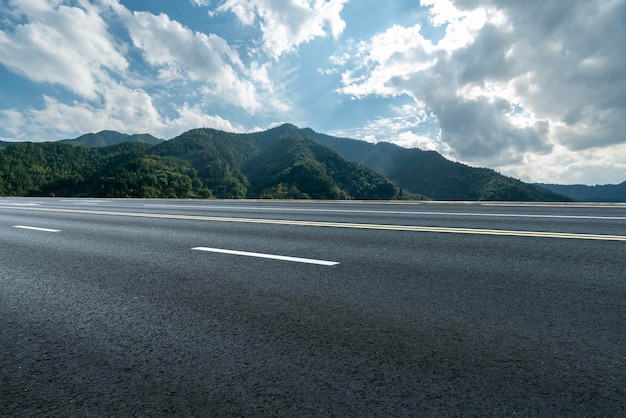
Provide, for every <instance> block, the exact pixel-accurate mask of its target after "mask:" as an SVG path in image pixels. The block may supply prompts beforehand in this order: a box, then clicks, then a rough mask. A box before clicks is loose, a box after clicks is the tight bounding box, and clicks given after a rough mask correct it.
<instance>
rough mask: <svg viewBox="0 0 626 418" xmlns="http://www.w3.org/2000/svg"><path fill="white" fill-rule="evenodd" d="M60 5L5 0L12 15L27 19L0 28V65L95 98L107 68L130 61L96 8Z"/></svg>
mask: <svg viewBox="0 0 626 418" xmlns="http://www.w3.org/2000/svg"><path fill="white" fill-rule="evenodd" d="M58 3H59V2H53V3H49V2H41V1H37V0H28V1H27V0H24V1H21V2H19V4H18V3H16V2H14V1H9V4H8V6H9V7H12V8H13V9H9V10H10V11H12V12H13V13H14V15H13V17H14V18H17V19H24V20H25V23H20V24H17V25H16V26H15V27H14V30H13V31H1V30H0V63H2V64H4V65H5V66H6V67H8V68H10V69H12V70H14V71H15V72H17V73H19V74H22V75H24V76H26V77H28V78H29V79H31V80H33V81H36V82H44V83H55V84H60V85H63V86H64V87H65V88H67V89H69V90H71V91H72V92H74V93H76V94H78V95H80V96H82V97H84V98H87V99H95V98H97V95H98V83H99V82H100V81H101V80H103V79H106V78H107V77H108V74H107V71H114V72H121V71H124V70H126V68H127V67H128V62H127V61H126V59H125V58H124V56H123V55H122V54H120V53H119V52H118V48H116V45H115V42H114V41H113V39H112V37H111V36H110V34H109V32H108V31H107V25H106V23H105V22H104V20H103V19H102V17H101V16H100V14H99V10H98V9H97V8H96V7H95V6H93V5H90V4H88V3H84V4H82V7H71V6H66V5H63V4H58ZM18 6H19V7H18Z"/></svg>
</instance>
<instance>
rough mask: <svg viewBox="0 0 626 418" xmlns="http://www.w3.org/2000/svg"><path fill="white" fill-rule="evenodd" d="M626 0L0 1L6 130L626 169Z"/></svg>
mask: <svg viewBox="0 0 626 418" xmlns="http://www.w3.org/2000/svg"><path fill="white" fill-rule="evenodd" d="M624 45H626V1H624V0H593V1H576V2H574V1H571V0H551V1H545V0H541V1H539V0H527V1H524V2H512V1H508V0H421V1H418V0H393V1H385V2H381V1H378V0H90V1H88V0H0V140H5V141H25V140H28V141H44V140H58V139H65V138H73V137H77V136H79V135H81V134H84V133H87V132H98V131H100V130H104V129H111V130H117V131H120V132H125V133H151V134H153V135H155V136H158V137H161V138H165V139H169V138H172V137H174V136H176V135H179V134H180V133H182V132H184V131H186V130H189V129H192V128H197V127H212V128H218V129H224V130H227V131H235V132H252V131H256V130H262V129H267V128H270V127H272V126H275V125H277V124H280V123H283V122H290V123H293V124H295V125H298V126H300V127H311V128H313V129H314V130H316V131H318V132H324V133H329V134H333V135H337V136H344V137H350V138H355V139H361V140H366V141H370V142H377V141H389V142H393V143H396V144H399V145H402V146H406V147H418V148H421V149H430V150H436V151H439V152H441V153H442V154H443V155H445V156H446V157H448V158H450V159H453V160H456V161H461V162H463V163H466V164H470V165H474V166H486V167H491V168H494V169H496V170H498V171H500V172H502V173H504V174H507V175H511V176H515V177H518V178H521V179H522V180H525V181H541V182H554V183H564V184H572V183H584V184H606V183H620V182H622V181H624V180H626V54H625V53H624V51H625V50H624Z"/></svg>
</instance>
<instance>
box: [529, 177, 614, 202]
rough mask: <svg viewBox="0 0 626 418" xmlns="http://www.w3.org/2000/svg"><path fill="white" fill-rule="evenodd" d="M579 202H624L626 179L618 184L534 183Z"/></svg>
mask: <svg viewBox="0 0 626 418" xmlns="http://www.w3.org/2000/svg"><path fill="white" fill-rule="evenodd" d="M536 185H537V186H539V187H542V188H544V189H547V190H550V191H551V192H553V193H558V194H561V195H564V196H567V197H569V198H571V199H573V200H576V201H579V202H626V181H624V182H622V183H620V184H603V185H595V186H586V185H584V184H572V185H563V184H542V183H537V184H536Z"/></svg>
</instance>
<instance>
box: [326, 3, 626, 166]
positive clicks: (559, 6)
mask: <svg viewBox="0 0 626 418" xmlns="http://www.w3.org/2000/svg"><path fill="white" fill-rule="evenodd" d="M421 4H422V5H424V6H429V7H430V8H429V13H430V23H431V24H432V25H437V26H442V25H447V26H445V35H444V37H443V38H442V39H441V40H438V41H437V42H434V41H431V40H429V39H426V38H424V37H423V36H422V35H421V34H420V29H421V27H420V25H416V26H414V27H399V26H393V27H390V28H389V29H387V30H386V31H384V32H383V33H380V34H378V35H376V36H374V37H372V38H371V39H367V40H363V41H362V42H360V43H356V44H355V45H354V46H353V47H351V48H350V50H349V51H346V50H342V51H340V53H338V54H337V57H340V58H337V59H336V60H335V61H334V62H335V63H337V64H343V67H344V70H343V72H342V83H343V85H342V87H341V88H340V89H339V90H338V91H339V92H340V93H342V94H346V95H350V96H352V97H354V98H356V99H359V98H363V97H365V96H370V95H374V96H382V97H393V96H398V95H407V96H409V97H411V98H412V99H413V101H414V103H415V104H416V109H418V110H420V111H427V112H431V113H432V115H433V118H434V119H435V120H436V122H437V123H438V124H439V127H440V129H441V132H440V135H441V140H442V141H443V142H444V143H445V144H446V145H447V146H448V147H449V148H450V153H449V155H451V156H454V157H456V158H458V159H460V160H464V161H467V162H471V163H479V164H489V165H492V166H494V165H495V166H503V167H504V166H510V167H514V166H515V167H518V169H520V167H522V165H523V163H524V162H525V161H528V158H529V155H534V156H541V155H544V156H547V155H554V154H555V153H559V152H562V153H563V152H565V150H568V151H573V150H588V149H592V148H598V147H607V146H612V145H617V144H624V143H625V142H626V137H624V134H623V132H625V131H626V122H625V120H626V118H624V117H623V115H625V114H626V55H625V54H623V53H622V52H621V51H623V45H624V43H625V42H626V37H625V30H624V20H623V19H624V16H626V5H625V3H624V2H621V1H614V0H602V1H596V2H569V1H550V2H546V1H539V0H532V1H529V2H510V1H505V0H442V1H439V0H438V1H434V0H422V1H421ZM620 16H621V17H620ZM442 27H443V26H442ZM346 55H348V56H349V58H346ZM563 155H564V154H563ZM520 170H521V169H520Z"/></svg>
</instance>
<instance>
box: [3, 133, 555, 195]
mask: <svg viewBox="0 0 626 418" xmlns="http://www.w3.org/2000/svg"><path fill="white" fill-rule="evenodd" d="M152 142H156V144H155V145H153V144H152ZM77 144H80V145H85V147H76V146H75V145H77ZM111 144H113V145H111ZM1 194H6V195H55V196H61V195H62V196H97V197H186V198H194V197H201V198H210V197H216V198H313V199H400V198H403V199H406V198H409V199H423V198H425V197H424V196H426V197H428V198H432V199H436V200H517V201H554V200H567V198H565V197H564V196H560V195H557V194H555V193H553V192H551V191H549V190H546V189H544V188H539V187H537V186H534V185H529V184H526V183H523V182H521V181H519V180H516V179H513V178H510V177H506V176H503V175H501V174H498V173H497V172H495V171H493V170H490V169H484V168H473V167H469V166H466V165H463V164H459V163H455V162H452V161H449V160H447V159H445V158H444V157H443V156H441V155H440V154H438V153H436V152H433V151H421V150H419V149H405V148H401V147H398V146H396V145H392V144H389V143H379V144H370V143H366V142H363V141H357V140H351V139H345V138H344V139H342V138H335V137H332V136H329V135H324V134H319V133H316V132H314V131H312V130H311V129H299V128H297V127H295V126H293V125H289V124H285V125H282V126H279V127H276V128H274V129H270V130H267V131H263V132H257V133H252V134H235V133H229V132H224V131H219V130H215V129H193V130H191V131H188V132H185V133H183V134H181V135H179V136H178V137H176V138H173V139H171V140H168V141H161V140H158V139H156V138H154V137H152V136H150V135H126V134H120V133H118V132H113V131H102V132H99V133H97V134H87V135H83V136H81V137H79V138H76V139H74V140H65V141H58V142H48V143H19V144H11V145H9V146H6V147H5V148H2V149H0V195H1Z"/></svg>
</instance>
